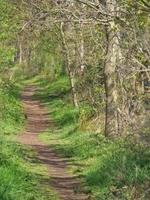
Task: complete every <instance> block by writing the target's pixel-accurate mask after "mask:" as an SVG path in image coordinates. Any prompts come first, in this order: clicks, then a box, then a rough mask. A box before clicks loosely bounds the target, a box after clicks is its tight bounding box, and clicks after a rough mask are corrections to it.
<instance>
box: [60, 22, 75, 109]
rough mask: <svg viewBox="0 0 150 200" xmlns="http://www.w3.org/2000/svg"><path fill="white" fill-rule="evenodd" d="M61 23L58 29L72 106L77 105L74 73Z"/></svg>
mask: <svg viewBox="0 0 150 200" xmlns="http://www.w3.org/2000/svg"><path fill="white" fill-rule="evenodd" d="M63 25H64V23H63V22H62V23H61V26H60V31H61V36H62V42H63V46H64V50H65V54H66V61H67V62H66V64H67V72H68V77H69V81H70V86H71V92H72V100H73V104H74V106H75V107H78V100H77V92H76V89H75V80H74V73H73V72H72V69H71V60H70V56H69V49H68V47H67V44H66V39H65V34H64V30H63Z"/></svg>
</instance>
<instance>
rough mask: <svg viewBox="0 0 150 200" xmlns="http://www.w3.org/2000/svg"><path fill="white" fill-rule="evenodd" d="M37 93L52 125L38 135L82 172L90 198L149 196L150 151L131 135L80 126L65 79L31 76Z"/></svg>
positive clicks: (79, 173) (76, 170)
mask: <svg viewBox="0 0 150 200" xmlns="http://www.w3.org/2000/svg"><path fill="white" fill-rule="evenodd" d="M34 82H35V84H37V85H38V86H39V87H40V89H41V90H40V92H38V93H37V94H36V96H38V98H40V99H41V100H42V101H43V103H45V105H46V108H47V109H48V111H49V113H50V119H51V121H52V122H53V120H54V126H52V127H51V128H50V129H48V130H46V131H45V132H44V133H42V134H41V135H40V138H41V139H43V140H44V141H45V142H46V143H48V144H50V146H51V147H53V148H55V149H56V150H57V151H58V152H59V153H60V154H63V155H64V156H67V157H69V158H70V162H71V163H72V165H73V166H74V167H72V168H71V169H70V170H73V171H74V173H77V174H78V175H80V176H81V178H82V180H83V183H84V185H85V186H84V190H85V192H89V193H91V195H92V196H93V199H97V200H100V199H101V200H103V199H107V200H108V199H110V200H112V199H114V200H116V199H119V200H124V199H148V196H149V194H148V188H149V174H150V168H149V166H150V160H149V158H150V152H149V151H148V147H146V146H144V145H142V144H139V143H137V144H136V142H135V141H134V140H133V141H132V138H129V139H128V138H125V139H121V138H117V139H113V140H109V139H107V138H105V137H104V136H103V134H102V133H93V132H88V131H83V130H81V129H80V128H79V120H78V119H79V118H80V117H79V116H80V109H79V110H78V109H75V108H74V107H73V106H72V105H71V104H70V103H69V101H68V99H69V98H68V96H69V87H68V79H67V78H66V77H60V78H59V79H58V80H56V81H55V82H52V83H51V84H49V82H48V81H46V80H44V81H42V80H41V79H36V80H34Z"/></svg>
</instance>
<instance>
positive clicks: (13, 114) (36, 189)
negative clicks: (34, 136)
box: [0, 84, 56, 200]
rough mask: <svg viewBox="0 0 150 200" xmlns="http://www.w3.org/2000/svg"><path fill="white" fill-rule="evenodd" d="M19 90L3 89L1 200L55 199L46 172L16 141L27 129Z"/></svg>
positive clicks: (0, 95) (0, 101)
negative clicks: (20, 133) (20, 132)
mask: <svg viewBox="0 0 150 200" xmlns="http://www.w3.org/2000/svg"><path fill="white" fill-rule="evenodd" d="M20 89H21V88H20V87H19V86H15V85H13V84H7V85H6V84H3V85H1V87H0V111H1V112H0V200H56V196H55V195H54V193H53V192H52V190H51V189H49V186H48V185H47V182H48V180H47V179H48V176H47V170H46V169H44V167H43V166H42V165H41V163H38V162H37V161H36V160H35V159H34V157H35V153H34V152H33V151H32V150H31V149H27V147H24V146H22V145H20V144H18V143H17V142H16V135H17V133H19V131H23V127H24V115H23V111H22V107H21V102H20V100H19V91H20ZM43 172H44V174H43ZM41 182H43V183H44V184H41Z"/></svg>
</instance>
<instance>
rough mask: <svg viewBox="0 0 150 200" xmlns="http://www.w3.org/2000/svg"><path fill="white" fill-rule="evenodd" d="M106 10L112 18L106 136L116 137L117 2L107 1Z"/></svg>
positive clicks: (109, 30)
mask: <svg viewBox="0 0 150 200" xmlns="http://www.w3.org/2000/svg"><path fill="white" fill-rule="evenodd" d="M106 8H107V11H108V13H109V14H111V15H112V16H114V17H112V16H111V18H113V19H112V20H111V21H110V22H109V26H108V27H107V42H108V44H107V55H106V62H105V71H104V74H105V92H106V117H105V136H107V137H109V136H110V137H111V136H115V135H117V134H118V132H119V130H118V129H119V123H118V112H117V99H118V94H117V81H116V80H117V74H116V67H117V56H118V55H117V54H118V48H119V39H118V27H117V25H116V23H115V12H116V8H117V2H116V0H107V1H106Z"/></svg>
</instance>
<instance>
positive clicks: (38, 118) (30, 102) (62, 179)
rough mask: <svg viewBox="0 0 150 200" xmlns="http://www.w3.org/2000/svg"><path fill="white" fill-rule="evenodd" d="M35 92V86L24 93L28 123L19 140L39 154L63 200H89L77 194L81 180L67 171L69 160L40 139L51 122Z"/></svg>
mask: <svg viewBox="0 0 150 200" xmlns="http://www.w3.org/2000/svg"><path fill="white" fill-rule="evenodd" d="M35 90H36V89H35V87H34V86H27V87H26V88H25V89H24V91H23V92H22V95H21V98H22V102H23V108H24V112H25V115H26V116H27V123H26V129H25V131H24V133H23V134H21V135H19V136H18V140H19V142H21V143H22V144H25V145H29V146H31V147H32V148H33V149H34V150H35V151H36V152H37V159H38V160H39V161H41V162H42V163H43V164H44V165H45V166H46V167H47V168H48V172H49V177H50V186H52V187H53V188H54V189H55V191H56V192H57V193H58V196H59V197H60V199H61V200H87V199H88V197H87V195H85V194H81V193H75V189H76V188H78V187H80V180H79V178H78V177H76V176H74V175H73V174H70V173H69V172H67V171H66V167H67V160H66V159H64V158H62V157H61V156H60V155H58V154H57V153H56V152H55V150H53V149H51V148H50V147H49V146H48V145H46V144H44V143H43V142H42V141H40V140H39V139H38V134H39V133H41V132H42V131H44V130H45V129H46V128H47V127H49V126H50V120H49V118H48V114H47V113H46V112H45V111H44V109H43V105H42V103H41V102H40V101H39V100H37V99H35V98H34V97H33V94H34V92H35Z"/></svg>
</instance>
